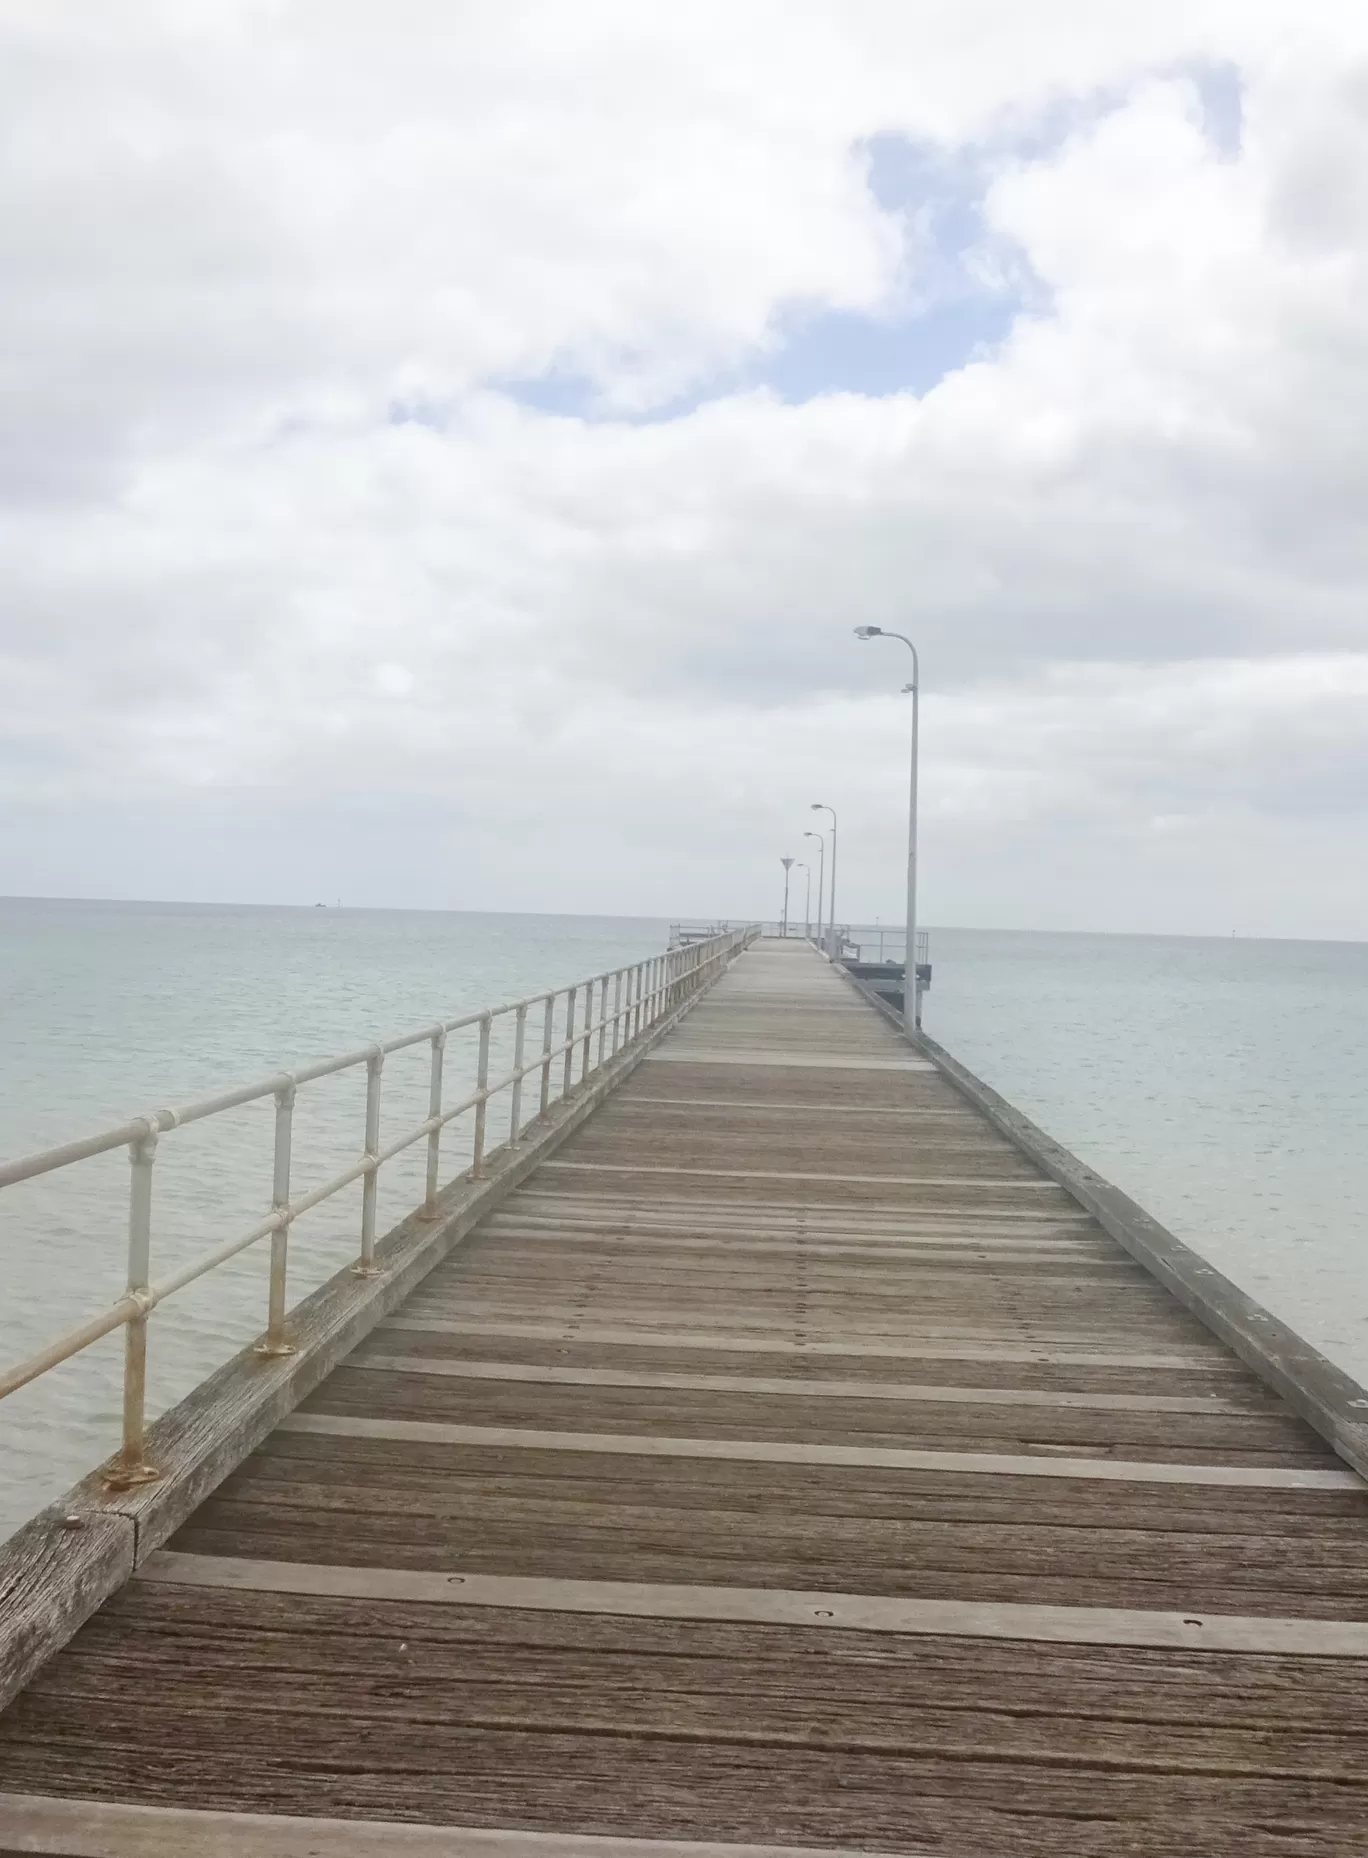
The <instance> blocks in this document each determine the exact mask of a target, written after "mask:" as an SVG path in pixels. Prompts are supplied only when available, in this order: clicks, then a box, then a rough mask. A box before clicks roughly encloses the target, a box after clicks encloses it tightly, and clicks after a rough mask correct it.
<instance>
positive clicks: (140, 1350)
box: [104, 1123, 161, 1490]
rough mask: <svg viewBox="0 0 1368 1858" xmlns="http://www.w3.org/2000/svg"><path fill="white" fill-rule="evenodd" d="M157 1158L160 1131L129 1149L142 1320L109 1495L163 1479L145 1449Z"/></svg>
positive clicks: (127, 1374) (134, 1290) (132, 1287)
mask: <svg viewBox="0 0 1368 1858" xmlns="http://www.w3.org/2000/svg"><path fill="white" fill-rule="evenodd" d="M156 1155H157V1130H156V1126H155V1125H154V1124H152V1123H148V1124H147V1125H146V1126H145V1130H144V1133H143V1134H142V1135H140V1136H139V1137H138V1138H137V1140H136V1141H134V1142H130V1143H129V1145H128V1159H129V1162H130V1164H131V1168H132V1173H131V1178H130V1180H129V1186H128V1284H127V1290H128V1295H129V1296H130V1297H132V1298H133V1299H134V1301H135V1302H137V1303H138V1304H139V1309H138V1314H137V1315H136V1316H134V1317H133V1318H132V1319H131V1320H130V1321H129V1322H128V1324H127V1325H126V1326H125V1329H124V1384H123V1443H122V1445H121V1446H120V1448H119V1455H118V1457H117V1458H116V1459H115V1460H114V1463H113V1464H112V1466H111V1467H110V1469H109V1471H108V1472H107V1473H106V1475H105V1478H104V1483H105V1487H106V1489H109V1490H127V1489H128V1488H129V1487H130V1486H131V1485H133V1484H151V1483H154V1482H155V1481H156V1479H157V1478H159V1477H160V1476H161V1472H160V1471H159V1470H158V1469H157V1467H156V1466H155V1465H151V1464H149V1463H148V1462H147V1456H146V1449H145V1446H144V1443H143V1440H144V1432H145V1422H146V1413H147V1307H146V1303H145V1301H144V1300H145V1299H146V1296H147V1289H148V1276H149V1272H150V1269H151V1259H152V1163H153V1162H154V1161H155V1159H156Z"/></svg>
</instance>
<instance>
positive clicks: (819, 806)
mask: <svg viewBox="0 0 1368 1858" xmlns="http://www.w3.org/2000/svg"><path fill="white" fill-rule="evenodd" d="M812 810H813V812H814V813H830V815H831V891H830V902H829V908H830V914H829V915H828V918H827V938H826V943H827V960H828V961H835V959H836V809H835V807H834V806H826V805H824V804H823V802H822V801H820V800H814V801H813V802H812Z"/></svg>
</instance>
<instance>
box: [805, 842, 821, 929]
mask: <svg viewBox="0 0 1368 1858" xmlns="http://www.w3.org/2000/svg"><path fill="white" fill-rule="evenodd" d="M803 837H804V838H805V839H816V841H817V940H818V941H819V942H820V941H821V939H822V898H823V897H824V896H825V895H826V834H825V833H822V832H810V831H809V832H805V833H804V834H803ZM808 940H809V941H811V940H812V930H811V926H810V925H809V928H808Z"/></svg>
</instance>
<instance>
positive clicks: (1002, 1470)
mask: <svg viewBox="0 0 1368 1858" xmlns="http://www.w3.org/2000/svg"><path fill="white" fill-rule="evenodd" d="M280 1430H281V1431H282V1432H308V1433H315V1434H323V1435H325V1436H328V1437H332V1438H347V1439H393V1440H396V1441H403V1442H405V1443H408V1444H411V1445H471V1446H489V1447H495V1448H497V1449H499V1450H506V1449H510V1448H511V1449H514V1450H526V1451H557V1452H592V1453H596V1454H599V1455H604V1456H618V1457H632V1458H727V1459H738V1460H741V1461H742V1462H744V1463H750V1464H811V1465H864V1466H870V1467H872V1468H876V1469H880V1470H887V1471H932V1472H940V1473H945V1472H962V1473H968V1474H970V1475H973V1476H982V1477H1063V1478H1087V1479H1093V1478H1097V1479H1101V1480H1103V1481H1104V1482H1107V1483H1114V1484H1197V1485H1202V1486H1211V1487H1217V1486H1224V1485H1232V1484H1238V1485H1241V1486H1244V1487H1249V1488H1254V1489H1260V1490H1358V1491H1363V1492H1364V1493H1365V1495H1368V1486H1365V1484H1364V1481H1363V1479H1362V1478H1361V1477H1359V1476H1358V1475H1357V1473H1355V1472H1353V1471H1339V1470H1324V1471H1322V1470H1318V1469H1312V1468H1310V1467H1303V1466H1300V1465H1226V1464H1154V1463H1145V1462H1138V1461H1135V1460H1130V1461H1127V1460H1122V1459H1119V1458H1081V1457H1077V1456H1065V1455H1064V1454H1062V1453H1061V1454H1059V1455H1056V1454H1054V1453H1050V1452H1040V1453H1028V1452H927V1451H909V1450H904V1449H901V1448H895V1447H892V1446H875V1445H869V1446H865V1445H801V1444H795V1443H793V1442H791V1441H788V1440H782V1439H775V1440H769V1439H670V1438H654V1437H648V1436H646V1435H637V1434H635V1433H621V1432H569V1431H566V1432H559V1431H553V1432H545V1431H538V1430H536V1429H534V1428H532V1427H524V1426H457V1425H448V1424H445V1423H443V1422H441V1421H437V1420H428V1419H366V1418H363V1417H359V1416H357V1415H354V1414H349V1413H292V1414H291V1415H290V1417H289V1418H288V1419H285V1420H282V1421H281V1424H280Z"/></svg>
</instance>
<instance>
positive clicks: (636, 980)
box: [627, 962, 641, 1039]
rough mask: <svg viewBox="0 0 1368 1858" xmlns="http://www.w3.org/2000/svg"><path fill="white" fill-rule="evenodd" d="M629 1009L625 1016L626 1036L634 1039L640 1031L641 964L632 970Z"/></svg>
mask: <svg viewBox="0 0 1368 1858" xmlns="http://www.w3.org/2000/svg"><path fill="white" fill-rule="evenodd" d="M628 999H629V1000H630V1001H631V1003H632V1005H631V1009H630V1011H629V1012H628V1014H627V1036H628V1038H630V1039H634V1038H635V1037H636V1035H637V1034H638V1033H639V1032H640V1031H641V963H640V962H638V963H637V964H636V966H635V967H634V968H633V969H632V985H631V990H630V992H629V994H628Z"/></svg>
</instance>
